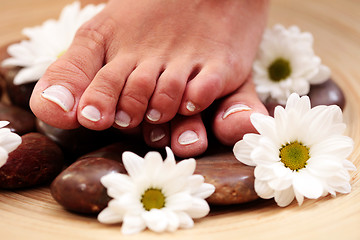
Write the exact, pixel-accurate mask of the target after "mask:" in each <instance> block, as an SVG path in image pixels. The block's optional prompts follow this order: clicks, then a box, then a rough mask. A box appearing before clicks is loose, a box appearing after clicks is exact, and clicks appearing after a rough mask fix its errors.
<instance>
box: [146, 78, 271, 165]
mask: <svg viewBox="0 0 360 240" xmlns="http://www.w3.org/2000/svg"><path fill="white" fill-rule="evenodd" d="M215 109H216V111H215V112H213V113H212V114H210V115H212V117H211V119H210V120H211V121H209V122H210V124H211V125H212V126H211V127H212V130H213V133H214V135H215V136H216V138H217V139H218V140H219V141H220V142H221V143H223V144H225V145H229V146H231V145H234V144H235V143H236V142H237V141H239V140H240V139H242V138H243V136H244V134H246V133H255V132H256V129H255V128H254V127H253V125H252V124H251V122H250V115H251V114H252V113H254V112H258V113H262V114H268V113H267V110H266V108H265V107H264V105H263V104H262V103H261V101H260V99H259V98H258V97H257V94H256V92H255V89H254V84H253V82H252V80H251V79H250V78H249V79H247V80H246V82H245V83H244V84H243V85H242V86H241V87H240V88H239V89H238V90H236V91H235V92H233V93H232V94H230V95H228V96H226V97H224V98H223V99H220V100H218V103H217V106H216V108H215ZM206 127H209V126H206ZM211 127H209V128H211ZM142 128H143V135H144V139H145V142H146V143H147V145H149V146H152V147H157V148H162V147H165V146H167V145H171V148H172V150H173V152H174V153H175V154H176V155H177V156H179V157H182V158H185V157H193V156H196V155H199V154H202V153H203V152H204V151H205V150H206V149H207V146H208V139H207V134H206V129H205V126H204V123H203V120H202V119H201V117H200V115H199V114H197V115H194V116H176V117H175V118H174V119H173V120H172V121H171V123H170V124H159V125H157V124H156V125H155V124H149V123H144V124H143V125H142Z"/></svg>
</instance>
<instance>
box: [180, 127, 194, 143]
mask: <svg viewBox="0 0 360 240" xmlns="http://www.w3.org/2000/svg"><path fill="white" fill-rule="evenodd" d="M197 141H199V136H198V135H197V134H196V132H194V131H191V130H187V131H185V132H183V133H182V134H181V135H180V136H179V138H178V142H179V143H180V144H181V145H188V144H192V143H195V142H197Z"/></svg>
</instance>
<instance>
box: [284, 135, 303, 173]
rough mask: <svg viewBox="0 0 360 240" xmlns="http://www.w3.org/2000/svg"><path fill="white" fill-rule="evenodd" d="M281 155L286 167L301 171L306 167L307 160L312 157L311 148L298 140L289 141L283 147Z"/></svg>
mask: <svg viewBox="0 0 360 240" xmlns="http://www.w3.org/2000/svg"><path fill="white" fill-rule="evenodd" d="M279 157H280V159H281V160H280V161H281V162H282V163H284V165H285V167H287V168H290V169H291V170H293V171H299V170H300V169H302V168H305V166H306V162H307V160H309V158H310V154H309V148H308V147H306V146H304V145H303V144H302V143H299V142H298V141H295V142H291V143H287V144H286V145H283V146H282V147H281V149H280V156H279Z"/></svg>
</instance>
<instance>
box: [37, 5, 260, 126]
mask: <svg viewBox="0 0 360 240" xmlns="http://www.w3.org/2000/svg"><path fill="white" fill-rule="evenodd" d="M266 9H267V1H262V0H258V1H238V0H224V1H216V0H198V1H194V0H181V1H168V0H152V1H146V0H143V1H132V0H122V1H118V0H112V1H110V2H109V3H108V5H107V6H106V8H105V9H104V10H103V11H102V12H101V13H100V14H98V15H97V16H95V17H94V18H93V19H92V20H90V21H89V22H88V23H86V24H85V25H84V26H83V27H81V29H80V30H79V31H78V32H77V35H76V37H75V39H74V41H73V43H72V45H71V47H70V48H69V49H68V51H67V52H66V53H65V54H64V55H63V56H62V57H61V58H60V59H59V60H58V61H56V62H55V63H54V64H53V65H52V66H51V67H50V68H49V69H48V71H47V72H46V73H45V75H44V76H43V78H42V79H40V80H39V82H38V83H37V85H36V87H35V89H34V92H33V95H32V97H31V101H30V105H31V108H32V110H33V112H34V113H35V115H36V116H37V117H39V118H40V119H41V120H43V121H45V122H47V123H48V124H50V125H53V126H56V127H60V128H75V127H77V126H78V125H79V124H81V125H83V126H85V127H87V128H90V129H95V130H102V129H106V128H108V127H110V126H111V125H113V124H114V122H115V124H117V125H118V126H119V127H121V128H133V127H135V126H138V125H139V124H140V123H141V122H142V120H143V119H144V118H145V119H147V121H149V122H151V123H156V124H161V123H165V122H168V121H169V120H171V119H172V118H173V117H174V116H175V115H176V114H177V113H178V112H179V113H180V114H183V115H194V114H197V113H199V112H201V111H202V110H204V109H205V108H207V107H208V106H209V105H210V104H211V103H212V102H213V101H214V100H215V99H217V98H220V97H223V96H225V95H226V94H229V93H230V92H232V91H234V90H235V89H237V88H238V87H239V86H240V85H241V84H242V83H243V82H244V81H245V78H246V76H248V74H249V72H250V69H251V65H252V61H253V58H254V56H255V52H256V49H257V46H258V43H259V41H260V36H261V33H262V31H263V28H264V25H265V19H266Z"/></svg>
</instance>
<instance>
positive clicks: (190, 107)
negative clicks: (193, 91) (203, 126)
mask: <svg viewBox="0 0 360 240" xmlns="http://www.w3.org/2000/svg"><path fill="white" fill-rule="evenodd" d="M186 109H187V110H189V111H190V112H194V111H195V110H196V106H195V104H194V103H192V102H190V101H188V102H187V103H186Z"/></svg>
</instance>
